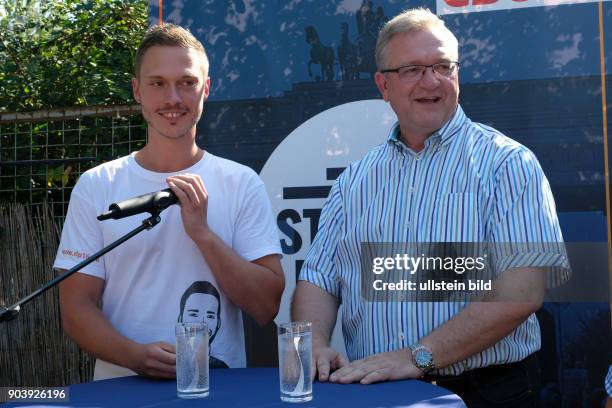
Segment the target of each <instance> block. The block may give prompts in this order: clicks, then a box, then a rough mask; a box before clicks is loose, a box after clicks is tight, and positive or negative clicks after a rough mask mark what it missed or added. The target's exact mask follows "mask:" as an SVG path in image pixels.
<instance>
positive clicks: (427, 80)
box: [419, 67, 440, 88]
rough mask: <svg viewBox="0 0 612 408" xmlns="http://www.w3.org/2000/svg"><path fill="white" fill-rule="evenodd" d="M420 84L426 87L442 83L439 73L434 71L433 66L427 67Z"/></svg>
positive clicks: (433, 86) (434, 86)
mask: <svg viewBox="0 0 612 408" xmlns="http://www.w3.org/2000/svg"><path fill="white" fill-rule="evenodd" d="M419 84H420V85H421V86H422V87H424V88H436V87H437V86H438V85H440V78H438V75H437V74H436V73H435V72H434V70H433V67H427V68H425V72H423V76H422V77H421V79H420V80H419Z"/></svg>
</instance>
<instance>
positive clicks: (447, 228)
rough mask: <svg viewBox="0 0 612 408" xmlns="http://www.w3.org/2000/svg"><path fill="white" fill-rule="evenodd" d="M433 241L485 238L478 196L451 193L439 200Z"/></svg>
mask: <svg viewBox="0 0 612 408" xmlns="http://www.w3.org/2000/svg"><path fill="white" fill-rule="evenodd" d="M432 221H433V222H432V241H437V242H480V241H482V240H483V239H484V234H483V222H482V220H481V217H480V211H479V206H478V196H477V195H476V194H474V193H449V194H445V195H443V196H442V197H440V198H439V199H438V200H437V203H436V206H435V209H434V212H433V220H432Z"/></svg>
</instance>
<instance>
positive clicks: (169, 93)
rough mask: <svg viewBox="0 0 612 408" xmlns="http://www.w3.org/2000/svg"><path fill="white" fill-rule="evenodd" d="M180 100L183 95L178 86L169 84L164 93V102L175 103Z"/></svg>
mask: <svg viewBox="0 0 612 408" xmlns="http://www.w3.org/2000/svg"><path fill="white" fill-rule="evenodd" d="M180 101H181V95H180V94H179V92H178V89H177V87H176V86H175V85H170V86H168V87H167V88H166V93H165V95H164V102H166V103H167V104H169V105H173V104H176V103H179V102H180Z"/></svg>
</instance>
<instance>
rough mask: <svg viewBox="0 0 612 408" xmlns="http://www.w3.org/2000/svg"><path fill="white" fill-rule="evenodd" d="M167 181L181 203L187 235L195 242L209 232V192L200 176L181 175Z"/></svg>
mask: <svg viewBox="0 0 612 408" xmlns="http://www.w3.org/2000/svg"><path fill="white" fill-rule="evenodd" d="M166 181H167V183H168V186H170V188H171V189H172V191H173V192H174V194H176V196H177V198H178V199H179V201H180V203H181V218H182V219H183V226H184V227H185V232H186V233H187V235H188V236H189V237H190V238H191V239H193V240H195V238H196V237H197V236H199V235H200V234H202V233H207V232H209V229H208V223H207V221H206V217H207V213H208V192H207V191H206V187H204V183H203V182H202V179H201V178H200V176H197V175H194V174H180V175H178V176H172V177H168V179H167V180H166Z"/></svg>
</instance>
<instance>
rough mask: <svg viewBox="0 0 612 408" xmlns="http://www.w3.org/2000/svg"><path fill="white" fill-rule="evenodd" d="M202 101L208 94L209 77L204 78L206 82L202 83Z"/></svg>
mask: <svg viewBox="0 0 612 408" xmlns="http://www.w3.org/2000/svg"><path fill="white" fill-rule="evenodd" d="M203 93H204V100H205V101H206V100H207V99H208V95H209V94H210V77H206V81H204V90H203Z"/></svg>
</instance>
